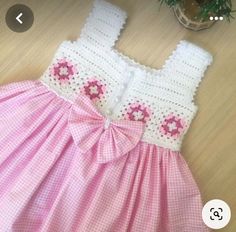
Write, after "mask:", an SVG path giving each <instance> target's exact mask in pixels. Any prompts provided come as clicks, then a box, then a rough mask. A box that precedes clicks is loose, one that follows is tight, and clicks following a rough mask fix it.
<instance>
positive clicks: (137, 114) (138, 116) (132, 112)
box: [125, 102, 151, 123]
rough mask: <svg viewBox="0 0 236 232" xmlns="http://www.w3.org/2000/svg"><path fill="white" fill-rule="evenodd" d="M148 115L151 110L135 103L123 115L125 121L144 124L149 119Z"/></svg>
mask: <svg viewBox="0 0 236 232" xmlns="http://www.w3.org/2000/svg"><path fill="white" fill-rule="evenodd" d="M150 115H151V110H150V109H149V108H148V107H146V106H145V105H142V104H140V103H138V102H137V103H133V104H131V105H130V106H129V109H128V110H127V113H126V115H125V119H128V120H132V121H141V122H144V123H146V122H147V120H148V119H149V118H150Z"/></svg>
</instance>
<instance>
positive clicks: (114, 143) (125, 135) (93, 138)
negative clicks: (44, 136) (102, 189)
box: [68, 95, 144, 163]
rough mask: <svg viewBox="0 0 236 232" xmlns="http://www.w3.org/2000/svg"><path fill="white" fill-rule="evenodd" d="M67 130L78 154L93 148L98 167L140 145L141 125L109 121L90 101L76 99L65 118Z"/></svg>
mask: <svg viewBox="0 0 236 232" xmlns="http://www.w3.org/2000/svg"><path fill="white" fill-rule="evenodd" d="M68 123H69V130H70V132H71V134H72V137H73V140H74V142H75V144H76V145H77V146H78V148H79V150H80V151H81V152H82V153H85V152H87V151H88V150H89V149H91V148H92V147H93V146H95V149H96V150H95V151H96V152H95V154H96V156H97V157H96V158H97V162H98V163H107V162H109V161H112V160H114V159H117V158H119V157H121V156H123V155H125V154H127V153H128V152H129V151H130V150H132V149H133V148H134V147H135V146H136V145H137V143H138V142H139V141H140V139H141V137H142V134H143V129H144V123H143V122H140V121H130V120H110V119H108V118H106V117H104V116H103V115H102V114H101V113H99V112H98V110H97V109H96V107H95V106H94V105H93V103H92V101H91V100H90V98H88V97H87V96H84V95H79V96H78V97H77V98H76V100H75V102H74V104H73V105H72V107H71V111H70V114H69V119H68Z"/></svg>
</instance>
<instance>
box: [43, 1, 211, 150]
mask: <svg viewBox="0 0 236 232" xmlns="http://www.w3.org/2000/svg"><path fill="white" fill-rule="evenodd" d="M126 17H127V15H126V13H125V12H124V11H123V10H121V8H119V7H117V6H114V5H112V4H111V3H108V2H106V1H104V0H95V1H94V5H93V8H92V11H91V13H90V14H89V16H88V18H87V20H86V23H85V25H84V27H83V29H82V30H81V35H80V37H79V38H78V40H76V41H74V42H71V41H64V42H62V44H61V45H60V46H59V48H58V50H57V52H56V54H55V56H54V58H53V60H52V62H51V64H50V65H49V67H48V69H47V70H46V71H45V72H44V74H43V75H42V76H41V77H40V81H41V82H42V83H43V84H44V85H46V86H47V87H48V88H49V89H50V90H51V91H53V92H55V93H56V94H57V95H58V96H60V97H63V98H64V99H66V100H68V101H70V102H71V103H73V101H74V100H75V98H76V96H78V94H86V95H87V96H89V97H90V99H91V100H93V101H94V104H95V105H96V107H97V108H98V110H99V111H100V112H101V113H102V114H103V115H105V116H108V115H109V118H111V119H114V120H116V119H122V120H123V119H128V120H141V121H143V122H144V123H145V131H144V134H143V137H142V140H143V141H145V142H147V143H151V144H157V145H159V146H162V147H165V148H169V149H171V150H180V148H181V143H182V140H183V138H184V135H185V134H186V132H187V131H188V128H189V126H190V124H191V121H192V119H193V118H194V116H195V114H196V112H197V105H196V104H195V102H194V96H195V95H196V91H197V88H198V86H199V83H200V82H201V80H202V78H203V76H204V73H205V71H206V69H207V67H208V66H209V65H210V64H211V62H212V56H211V54H210V53H209V52H207V51H206V50H204V49H203V48H201V47H199V46H197V45H195V44H193V43H190V42H188V41H185V40H181V41H180V42H179V43H178V45H177V47H176V49H175V50H174V51H173V52H172V54H171V55H170V56H169V58H168V59H167V60H166V62H165V64H164V65H163V67H162V68H160V69H153V68H150V67H147V66H144V65H142V64H140V63H138V62H136V61H134V60H133V59H131V58H129V57H128V56H126V55H124V54H122V53H120V52H118V51H117V50H116V49H115V48H114V44H115V42H116V40H117V39H118V37H119V35H120V31H121V30H122V28H123V25H124V22H125V20H126ZM62 61H66V62H67V63H65V62H64V63H63V62H62ZM72 67H73V68H72ZM59 68H60V70H59ZM52 70H53V71H52ZM60 79H66V80H67V79H68V81H66V82H63V84H62V83H61V81H60ZM171 117H172V118H171ZM168 120H169V121H168Z"/></svg>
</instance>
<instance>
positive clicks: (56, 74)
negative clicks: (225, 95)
mask: <svg viewBox="0 0 236 232" xmlns="http://www.w3.org/2000/svg"><path fill="white" fill-rule="evenodd" d="M126 18H127V15H126V13H125V12H124V11H123V10H122V9H120V8H119V7H117V6H114V5H112V4H111V3H108V2H106V1H103V0H95V1H94V4H93V8H92V10H91V13H90V14H89V16H88V18H87V21H86V23H85V25H84V27H83V29H82V31H81V34H80V36H79V38H78V40H76V41H74V42H72V41H64V42H62V44H61V45H60V46H59V48H58V50H57V52H56V54H55V56H54V58H53V60H52V62H51V64H50V65H49V67H48V68H47V70H46V71H45V72H44V73H43V75H42V76H41V77H40V78H38V79H37V80H26V81H21V82H15V83H11V84H7V85H3V86H1V87H0V215H1V217H0V231H1V232H26V231H27V232H31V231H32V232H37V231H40V232H41V231H43V232H44V231H45V232H48V231H49V232H144V231H145V232H204V231H208V229H207V228H206V227H205V226H204V224H203V222H202V219H201V209H202V202H201V196H200V192H199V190H198V187H197V185H196V183H195V181H194V179H193V177H192V175H191V172H190V171H189V169H188V166H187V164H186V162H185V161H184V159H183V157H182V156H181V153H180V147H181V142H182V140H183V136H184V135H185V133H186V132H187V130H188V128H189V126H190V123H191V121H192V119H193V117H194V115H195V113H196V111H197V106H196V105H195V104H194V101H193V100H194V95H195V92H196V89H197V86H198V85H199V83H200V81H201V78H202V77H203V75H204V72H205V70H206V68H207V66H208V65H209V64H210V63H211V61H212V56H211V55H210V54H209V53H208V52H207V51H206V50H204V49H202V48H200V47H199V46H197V45H195V44H192V43H190V42H187V41H185V40H182V41H180V42H179V44H178V45H177V47H176V49H175V50H174V51H173V53H172V55H171V56H170V57H169V58H168V59H167V61H166V62H165V65H164V66H163V67H162V68H161V69H151V68H149V67H145V66H144V65H141V64H139V63H137V62H135V61H134V60H132V59H130V58H129V57H127V56H125V55H123V54H121V53H120V52H118V51H117V50H116V49H115V48H114V45H115V42H116V40H117V39H118V36H119V33H120V30H121V29H122V28H123V25H124V23H125V20H126Z"/></svg>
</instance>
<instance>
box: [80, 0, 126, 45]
mask: <svg viewBox="0 0 236 232" xmlns="http://www.w3.org/2000/svg"><path fill="white" fill-rule="evenodd" d="M126 18H127V14H126V12H125V11H123V10H122V9H121V8H119V7H118V6H115V5H113V4H111V3H109V2H106V1H104V0H94V2H93V8H92V10H91V12H90V14H89V16H88V18H87V20H86V23H85V25H84V27H83V28H82V31H81V34H80V38H79V40H83V41H85V42H90V43H92V44H93V45H95V46H98V47H102V48H106V47H107V48H109V47H113V46H114V45H115V42H116V40H117V39H118V36H119V34H120V31H121V29H122V28H123V25H124V23H125V20H126Z"/></svg>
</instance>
